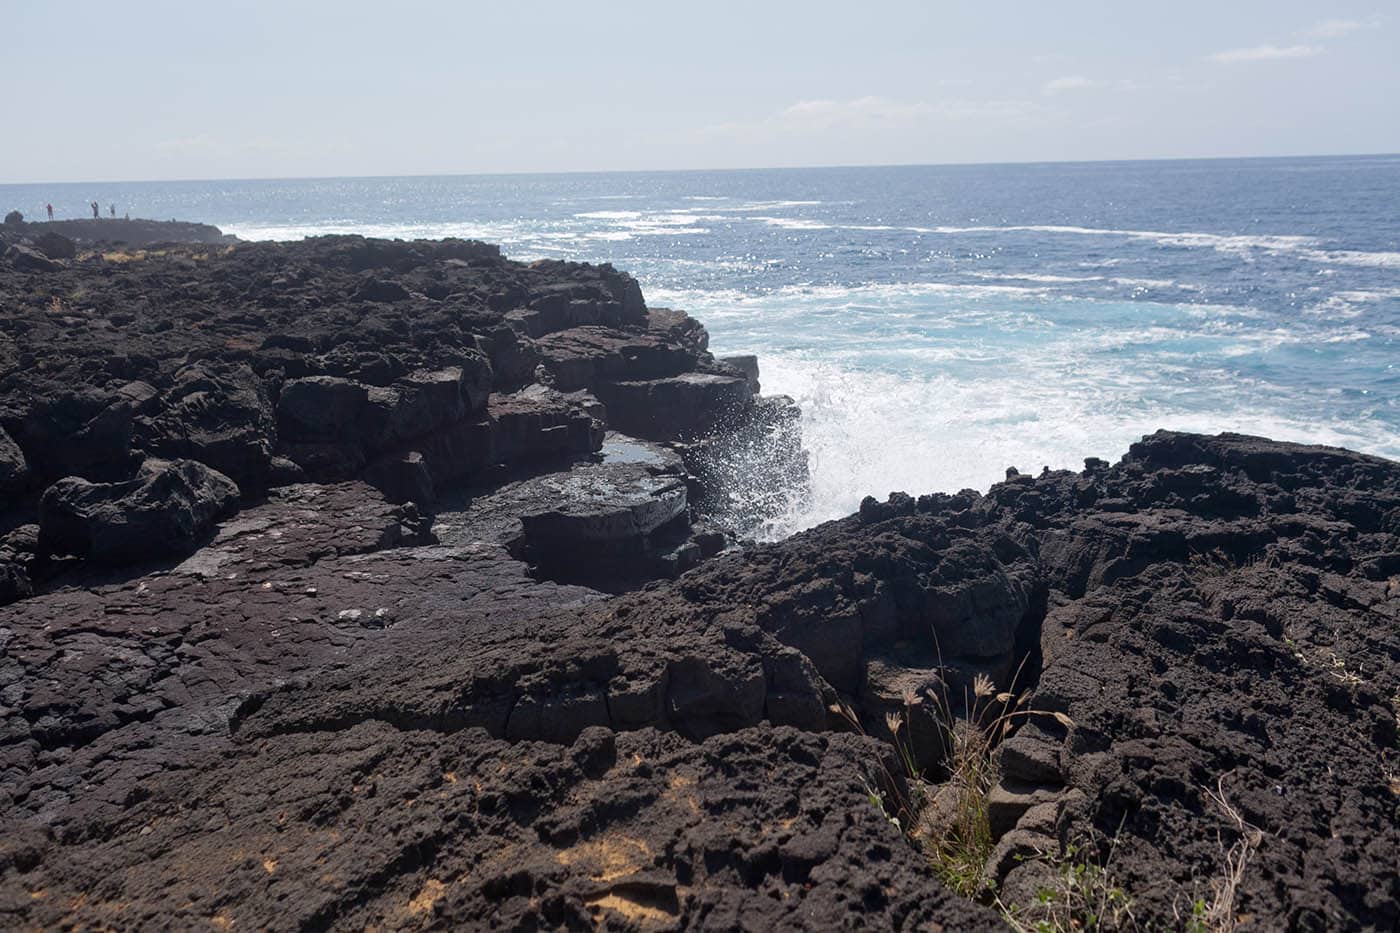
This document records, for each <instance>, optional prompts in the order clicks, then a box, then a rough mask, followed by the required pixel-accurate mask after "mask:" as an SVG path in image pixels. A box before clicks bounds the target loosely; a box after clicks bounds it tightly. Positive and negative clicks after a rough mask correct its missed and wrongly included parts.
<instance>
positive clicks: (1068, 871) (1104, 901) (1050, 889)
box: [997, 845, 1138, 933]
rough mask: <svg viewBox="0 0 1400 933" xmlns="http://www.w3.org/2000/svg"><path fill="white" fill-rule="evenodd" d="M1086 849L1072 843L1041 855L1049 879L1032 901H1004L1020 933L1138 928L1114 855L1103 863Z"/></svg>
mask: <svg viewBox="0 0 1400 933" xmlns="http://www.w3.org/2000/svg"><path fill="white" fill-rule="evenodd" d="M1084 851H1085V850H1084V847H1082V846H1079V845H1069V846H1066V847H1065V850H1064V851H1063V852H1062V853H1059V854H1055V855H1051V854H1049V853H1041V854H1039V855H1037V856H1036V858H1037V859H1039V860H1042V861H1044V862H1046V863H1047V864H1048V865H1049V866H1050V868H1051V869H1052V870H1051V873H1050V879H1049V880H1048V881H1047V882H1046V883H1045V884H1043V885H1042V886H1041V887H1039V888H1037V889H1036V893H1035V900H1034V901H1033V902H1032V903H1031V904H1028V905H1018V906H1015V907H1008V906H1007V905H1005V904H1002V903H1001V901H1000V899H998V900H997V905H998V906H999V907H1001V910H1002V914H1003V916H1005V917H1006V920H1007V923H1009V924H1010V925H1011V928H1012V929H1013V930H1017V931H1018V933H1069V931H1077V930H1094V931H1105V933H1107V931H1114V930H1136V929H1137V928H1138V924H1137V920H1136V919H1135V918H1134V917H1133V902H1132V899H1131V898H1130V897H1129V896H1128V893H1127V892H1126V891H1125V890H1124V889H1123V887H1122V886H1121V885H1119V884H1118V883H1117V881H1116V880H1115V879H1114V876H1113V874H1112V872H1111V871H1110V870H1109V864H1110V863H1111V861H1112V858H1113V852H1112V847H1110V849H1109V857H1108V859H1106V860H1105V861H1104V862H1103V863H1102V864H1100V863H1099V862H1097V861H1095V860H1092V859H1089V858H1087V857H1085V856H1084Z"/></svg>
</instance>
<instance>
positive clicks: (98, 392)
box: [8, 386, 144, 481]
mask: <svg viewBox="0 0 1400 933" xmlns="http://www.w3.org/2000/svg"><path fill="white" fill-rule="evenodd" d="M55 388H56V387H55ZM127 388H128V387H125V386H124V387H123V388H122V390H111V389H93V388H83V389H77V390H66V391H54V392H53V394H50V395H46V396H43V397H31V398H29V399H26V400H25V402H26V403H27V404H26V408H25V410H24V411H23V412H22V414H20V415H19V417H17V418H15V419H14V420H13V421H10V422H9V423H8V426H9V428H10V431H11V433H12V434H13V436H14V438H15V440H16V441H18V442H19V444H20V446H21V447H23V448H24V451H25V454H26V456H27V457H28V459H29V466H30V468H31V469H32V470H34V471H35V473H37V474H38V476H39V478H40V479H41V480H47V481H52V480H54V479H57V478H59V477H63V476H82V477H84V478H86V479H91V480H95V481H111V480H115V479H119V478H122V477H124V476H130V475H131V470H132V468H133V466H134V464H133V463H132V459H133V458H132V451H131V446H132V445H131V442H132V432H133V419H134V418H135V415H136V413H137V411H138V410H139V409H140V408H141V407H142V405H143V404H144V400H143V399H142V398H140V397H139V394H138V393H134V392H127V391H125V390H126V389H127Z"/></svg>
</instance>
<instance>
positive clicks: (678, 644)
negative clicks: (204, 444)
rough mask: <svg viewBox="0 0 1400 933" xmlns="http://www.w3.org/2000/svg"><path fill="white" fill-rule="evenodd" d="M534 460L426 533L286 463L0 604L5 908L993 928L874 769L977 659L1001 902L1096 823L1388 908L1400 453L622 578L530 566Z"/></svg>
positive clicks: (1161, 871) (1071, 498) (1311, 458)
mask: <svg viewBox="0 0 1400 933" xmlns="http://www.w3.org/2000/svg"><path fill="white" fill-rule="evenodd" d="M526 482H528V481H526ZM507 488H508V487H501V489H502V492H501V493H500V495H501V496H502V498H501V499H500V500H499V501H498V502H497V503H495V504H494V505H492V504H490V503H489V502H488V500H489V499H490V496H489V495H488V496H482V495H469V496H467V508H465V509H459V510H457V511H453V510H452V509H451V508H449V509H448V510H447V511H446V512H445V513H444V514H446V515H448V516H450V517H451V522H452V523H455V524H452V526H451V527H448V526H447V525H446V524H442V525H440V526H439V529H440V534H439V538H440V540H441V542H442V543H439V544H435V545H424V544H421V543H419V542H421V541H423V540H424V539H423V538H422V537H421V535H422V534H423V530H422V529H423V525H422V522H421V520H419V519H417V518H416V513H415V512H413V511H411V507H395V506H390V505H387V504H384V503H383V502H382V500H380V499H376V494H375V493H374V492H373V490H371V489H370V488H369V487H365V486H362V485H360V486H357V485H346V486H316V485H309V486H301V487H293V488H291V489H288V490H286V491H285V492H284V491H279V492H278V493H277V498H275V499H274V500H273V501H270V502H269V503H268V505H266V506H258V507H255V508H254V509H251V510H248V511H245V512H244V513H242V514H241V515H240V516H239V517H238V518H237V519H236V520H234V521H233V522H232V523H228V524H226V525H225V526H224V530H223V532H222V533H221V535H220V538H219V539H217V540H216V541H215V542H214V543H213V544H211V545H209V546H208V547H206V548H205V549H203V550H201V551H200V552H198V553H197V554H196V555H195V556H194V557H193V558H191V559H190V560H189V561H187V562H186V563H185V564H184V565H181V567H180V568H177V570H176V572H175V573H173V574H170V575H166V576H158V577H151V578H146V579H142V580H134V581H130V582H127V583H122V584H118V585H117V586H116V587H115V588H112V587H110V586H109V587H108V588H106V589H100V590H96V591H93V592H92V593H90V594H87V593H77V594H75V593H73V592H72V591H67V592H64V593H54V594H52V595H41V596H36V597H34V598H31V599H29V600H26V601H25V602H23V603H21V604H19V605H17V606H13V607H10V608H9V609H7V610H0V628H3V629H5V630H7V631H9V632H11V633H12V634H11V635H10V636H9V638H10V640H9V642H8V643H7V654H6V661H5V662H4V664H5V665H7V670H6V672H5V675H4V676H5V680H6V682H7V683H9V684H12V685H14V686H12V687H10V688H7V689H9V690H10V692H9V693H8V694H6V696H7V700H6V702H7V704H9V706H10V708H11V709H12V710H14V711H15V713H14V714H13V715H12V717H11V720H10V722H11V728H10V732H9V733H8V739H7V741H6V742H5V743H4V745H3V746H0V748H3V749H4V754H5V756H6V757H5V763H6V768H5V770H4V772H3V773H4V775H6V778H5V784H4V785H3V787H0V792H3V793H4V794H5V795H7V799H8V800H9V801H10V806H9V807H8V808H7V812H8V813H10V814H12V816H11V826H12V828H11V829H10V830H9V831H7V832H6V833H5V839H6V847H7V848H6V850H5V853H4V858H3V859H0V865H4V866H8V867H5V868H3V869H0V870H3V871H4V872H5V874H3V875H0V890H5V891H7V892H8V893H9V894H11V895H13V896H11V897H9V898H8V900H6V902H5V905H4V906H3V909H7V910H9V911H11V914H10V915H11V916H13V917H15V918H16V919H17V920H18V921H19V922H21V923H30V924H40V923H45V924H47V923H52V922H56V921H57V920H59V919H60V918H67V919H69V920H81V921H85V922H93V923H96V922H98V921H99V920H100V921H101V922H104V923H118V924H125V923H132V924H139V923H141V922H154V921H155V920H157V919H169V918H181V921H180V922H184V920H189V921H190V922H195V921H200V922H203V921H204V920H207V919H209V918H223V919H222V920H220V921H219V922H224V921H228V922H232V923H247V924H253V925H259V924H265V923H271V922H274V919H273V918H275V917H281V916H283V915H282V914H280V913H278V911H285V910H286V909H287V907H286V905H287V903H288V901H287V898H292V902H294V903H296V904H298V905H301V906H299V907H297V908H296V912H295V914H294V915H292V916H293V919H292V920H289V921H287V922H289V923H295V924H311V925H318V924H319V925H325V924H329V925H335V926H345V927H357V926H362V925H365V924H373V923H383V924H393V925H399V926H416V925H426V924H447V925H463V924H466V925H481V926H489V925H493V924H494V925H499V924H506V925H531V924H536V925H559V924H563V925H566V926H567V925H588V924H594V923H597V924H603V925H607V924H612V925H616V926H639V927H645V928H672V927H695V926H705V925H709V924H715V923H718V924H722V925H724V924H732V923H734V922H735V918H737V917H739V916H745V917H750V916H751V917H755V918H762V922H763V923H764V924H765V925H767V926H777V927H781V926H791V927H801V928H816V927H826V926H829V925H830V924H831V923H833V922H836V923H847V922H849V923H864V924H868V925H877V926H908V925H915V926H917V925H918V924H920V923H925V922H930V923H940V924H942V925H944V926H945V928H958V929H964V928H966V929H976V928H993V927H996V926H998V925H999V918H998V917H997V915H996V914H995V912H993V911H990V910H989V909H988V908H986V907H985V906H983V905H981V904H977V903H975V902H972V901H965V900H961V899H958V898H955V897H954V896H953V895H951V893H950V892H949V891H948V889H947V888H945V887H944V886H943V885H942V883H941V882H940V881H939V880H938V879H937V877H935V875H934V873H933V870H932V868H931V867H930V865H929V863H928V862H927V861H926V860H925V858H924V856H923V855H922V854H921V853H920V852H919V851H918V849H917V847H916V846H914V845H912V844H911V843H910V842H909V841H908V840H907V839H906V838H905V837H904V835H903V833H902V832H901V830H900V828H899V827H897V826H895V825H893V824H891V823H890V822H889V821H888V819H887V818H886V816H885V815H884V814H883V813H882V812H881V810H880V809H879V808H878V807H877V806H873V805H872V804H871V802H870V796H871V794H872V793H878V792H879V791H880V790H881V789H886V790H887V792H892V791H890V790H889V788H888V787H887V785H886V782H887V781H891V780H893V781H894V782H895V783H896V784H897V783H899V782H900V781H904V780H909V779H911V778H908V777H906V776H905V775H904V773H903V771H902V767H901V765H900V764H899V763H898V762H897V761H896V760H895V758H894V755H893V751H892V747H891V745H890V744H889V743H888V730H887V728H886V725H885V723H886V714H887V713H891V712H895V711H898V710H907V712H906V713H905V714H904V715H907V716H908V717H909V718H908V720H907V721H908V722H909V723H910V725H911V726H912V728H911V729H910V730H909V732H908V733H906V734H905V740H906V741H908V740H909V736H912V741H913V743H914V748H915V750H916V757H917V758H918V765H919V767H920V768H921V769H923V770H924V779H927V780H931V781H933V782H934V783H935V784H936V783H937V782H938V781H939V780H941V777H940V774H941V773H942V772H941V770H940V769H941V767H942V757H941V756H942V755H943V754H944V751H945V750H944V748H943V745H942V743H943V739H942V733H941V725H940V722H941V720H940V719H939V716H940V714H939V712H938V710H937V708H936V702H935V701H936V698H937V696H938V695H939V693H940V691H942V692H944V693H943V695H944V696H947V695H949V694H951V695H953V696H955V697H956V696H960V695H963V691H964V690H965V689H970V688H971V683H972V681H973V680H974V679H975V678H976V677H977V676H978V675H979V674H980V675H982V676H985V677H990V678H992V679H994V680H995V681H996V682H997V685H998V689H1001V688H1011V689H1013V690H1026V691H1028V692H1029V696H1030V700H1029V703H1030V708H1032V709H1035V710H1038V711H1043V712H1044V713H1045V714H1047V715H1042V716H1036V717H1032V718H1029V719H1027V720H1026V721H1025V722H1023V723H1022V724H1021V725H1020V726H1019V728H1018V729H1016V730H1015V731H1014V732H1013V733H1012V735H1011V736H1010V737H1009V738H1007V739H1006V741H1005V742H1004V743H1003V745H1002V747H1001V749H1000V752H999V760H1000V774H1001V778H1000V783H999V785H998V786H997V787H996V788H995V789H994V790H993V793H992V795H991V797H990V798H989V801H988V809H989V816H990V820H991V827H992V831H993V833H994V835H995V836H996V838H997V841H998V844H997V848H996V849H995V851H994V852H993V856H992V859H991V860H990V862H989V863H988V866H987V872H988V875H989V877H990V878H992V879H994V880H997V881H999V882H1000V885H1001V887H1000V893H1001V896H1002V898H1003V900H1005V901H1006V902H1007V903H1020V904H1023V905H1024V904H1033V903H1034V902H1035V897H1036V893H1037V892H1038V891H1039V890H1041V889H1042V887H1043V886H1045V885H1047V884H1052V883H1053V878H1054V872H1055V871H1056V870H1057V869H1055V868H1054V867H1052V865H1051V863H1049V862H1047V861H1044V860H1043V859H1044V858H1046V857H1048V856H1051V855H1053V853H1055V852H1059V851H1061V850H1062V849H1063V847H1065V846H1068V845H1074V846H1076V847H1077V849H1076V851H1079V852H1081V853H1082V852H1089V853H1092V856H1091V857H1094V858H1097V859H1101V860H1102V859H1105V858H1108V864H1109V866H1110V869H1111V871H1112V877H1113V883H1114V884H1116V885H1118V886H1121V888H1122V890H1124V891H1125V892H1128V893H1129V895H1130V896H1131V898H1132V901H1133V909H1134V912H1135V916H1137V918H1138V919H1139V921H1140V922H1143V923H1148V924H1162V925H1171V924H1172V923H1174V922H1175V921H1174V920H1173V917H1174V916H1175V914H1174V913H1173V911H1178V912H1179V911H1180V910H1183V909H1186V910H1188V911H1189V909H1190V904H1191V903H1192V902H1193V900H1194V899H1195V898H1198V897H1199V898H1205V899H1209V898H1211V897H1213V896H1215V895H1213V894H1212V893H1211V892H1212V890H1213V889H1212V887H1211V882H1212V879H1216V878H1219V877H1220V876H1221V875H1220V873H1221V872H1222V871H1224V870H1225V868H1224V865H1225V858H1226V854H1227V852H1228V851H1229V850H1230V849H1231V847H1232V846H1233V845H1234V844H1235V843H1236V842H1237V841H1239V840H1240V839H1242V838H1246V834H1247V838H1248V839H1250V840H1255V841H1254V842H1253V843H1252V844H1251V847H1250V848H1249V859H1248V863H1247V866H1246V870H1245V871H1244V873H1243V875H1242V877H1241V880H1240V882H1239V886H1238V891H1237V892H1236V893H1235V894H1234V895H1233V901H1232V905H1231V906H1232V909H1233V910H1234V911H1235V913H1237V914H1247V915H1252V916H1254V917H1255V918H1256V922H1264V923H1267V924H1268V925H1271V926H1282V927H1291V928H1299V929H1324V928H1326V929H1337V928H1341V929H1384V928H1387V927H1388V926H1390V925H1393V921H1394V920H1395V914H1394V909H1395V906H1394V905H1395V904H1396V903H1397V902H1398V898H1400V891H1397V890H1396V887H1395V885H1396V880H1395V876H1394V872H1393V865H1394V856H1395V854H1396V852H1397V851H1400V835H1397V830H1396V828H1395V827H1396V825H1397V824H1396V821H1395V819H1394V817H1395V813H1396V807H1397V794H1396V787H1395V785H1394V784H1393V775H1394V774H1395V768H1396V767H1397V765H1400V748H1398V747H1397V745H1396V734H1397V722H1396V714H1397V706H1398V705H1400V698H1397V697H1396V696H1395V693H1394V691H1395V687H1396V685H1397V684H1398V683H1400V624H1398V623H1400V566H1397V565H1396V562H1395V560H1394V555H1395V554H1397V553H1400V524H1397V516H1400V465H1397V464H1392V463H1387V462H1385V461H1381V460H1376V459H1374V458H1367V457H1362V456H1359V455H1356V454H1351V453H1347V452H1344V451H1336V450H1330V449H1325V448H1308V447H1299V446H1296V445H1285V444H1274V443H1272V442H1266V441H1260V440H1257V439H1251V438H1239V437H1231V436H1222V437H1219V438H1200V437H1193V436H1187V435H1174V434H1165V433H1163V434H1158V435H1154V436H1152V437H1150V438H1148V439H1146V440H1145V441H1144V442H1143V443H1142V444H1139V445H1135V446H1134V448H1133V449H1132V451H1131V452H1130V454H1129V455H1128V456H1127V457H1126V458H1125V459H1124V460H1123V461H1122V462H1121V463H1120V464H1118V465H1117V466H1113V467H1108V466H1106V465H1098V464H1091V467H1090V469H1088V470H1086V471H1085V472H1084V473H1079V474H1075V473H1047V474H1045V475H1043V476H1041V477H1029V476H1020V475H1017V476H1015V477H1013V478H1012V479H1011V480H1009V481H1008V482H1006V483H1003V484H999V485H998V486H996V487H994V488H993V489H992V491H991V492H990V493H989V494H987V495H985V496H981V495H978V494H975V493H963V494H959V495H957V496H946V495H931V496H924V497H921V498H918V499H915V498H913V497H907V496H903V497H900V496H896V497H892V498H891V499H890V500H888V501H887V502H883V503H880V502H875V501H874V500H871V501H869V502H867V503H866V505H865V507H863V508H862V512H861V514H860V515H858V516H852V517H851V518H848V519H845V520H842V521H840V522H834V523H830V524H827V525H824V526H821V527H820V528H817V529H814V530H812V531H810V532H806V533H804V534H801V535H798V536H796V537H794V538H792V539H790V540H788V541H785V542H782V543H779V544H774V545H766V546H763V547H760V548H755V549H750V550H748V551H743V552H735V553H731V554H729V555H727V556H724V557H721V558H718V559H716V560H712V561H708V562H706V563H704V564H702V565H700V566H699V567H698V568H697V569H695V570H693V571H692V572H691V573H688V574H686V575H685V576H683V577H681V578H680V579H679V580H677V581H676V582H674V583H670V584H664V585H661V586H654V587H652V588H648V589H646V590H644V591H640V592H634V593H631V594H627V595H623V596H620V597H611V598H609V597H605V596H603V595H601V594H599V593H597V592H596V591H594V590H590V589H582V588H579V587H571V586H567V585H559V584H552V583H542V582H538V581H535V580H532V579H530V577H529V576H528V573H527V570H526V565H525V564H524V563H522V562H520V561H519V560H517V559H516V558H515V557H513V556H512V554H511V551H510V549H509V548H508V547H507V546H506V544H503V543H500V542H503V541H505V542H509V541H511V540H513V539H514V538H515V537H518V536H519V535H521V534H522V523H521V522H520V521H519V520H518V518H517V519H516V520H515V523H514V524H511V521H510V520H509V516H510V515H512V514H515V512H513V511H512V508H511V507H509V506H508V505H507V504H506V502H507V500H508V499H509V495H510V493H509V492H508V491H506V490H507ZM1363 490H1364V492H1363ZM472 505H476V506H478V507H477V509H476V510H475V511H473V510H472V507H471V506H472ZM403 509H410V511H407V512H405V511H403ZM345 528H355V529H360V531H358V532H357V534H358V537H350V538H346V537H345V535H344V531H343V529H345ZM509 568H517V569H515V570H509ZM512 574H514V576H512ZM196 594H197V595H196ZM75 596H76V597H80V598H78V599H76V600H75ZM196 606H197V607H199V609H198V613H197V614H190V613H189V611H188V610H189V608H191V607H196ZM160 607H165V608H160ZM113 609H119V610H120V611H119V612H117V613H116V614H113V611H112V610H113ZM21 610H22V611H21ZM274 619H275V620H276V621H275V623H274V622H273V620H274ZM215 631H217V632H218V633H219V634H218V636H217V637H210V635H209V634H206V633H212V632H215ZM56 649H57V650H56ZM74 658H81V659H84V660H81V661H77V662H75V661H74V660H71V659H74ZM65 659H68V660H65ZM88 659H90V660H88ZM955 705H956V701H955ZM842 708H845V709H847V710H850V711H851V712H852V713H853V714H854V715H855V716H856V718H857V719H858V720H859V721H860V722H861V724H862V727H863V729H864V731H866V732H867V733H869V736H870V737H869V738H867V737H861V736H856V735H851V734H849V733H850V724H849V722H847V721H846V720H845V719H844V717H843V716H842V715H840V714H838V713H836V712H834V710H840V709H842ZM1051 712H1058V713H1060V714H1061V715H1062V716H1063V717H1064V719H1063V721H1060V720H1057V719H1055V718H1053V717H1051V716H1049V715H1048V714H1049V713H1051ZM16 727H18V728H16ZM882 739H885V741H881V740H882ZM78 788H84V790H83V791H82V792H81V793H78V792H77V789H78ZM896 790H897V788H896ZM1222 792H1223V795H1224V799H1225V800H1226V801H1228V803H1229V804H1230V806H1231V807H1233V808H1235V809H1236V811H1237V812H1238V813H1239V814H1240V816H1241V818H1242V819H1243V820H1244V821H1245V824H1244V825H1243V826H1242V825H1241V824H1239V823H1236V822H1234V821H1233V820H1232V818H1230V817H1229V816H1227V814H1226V813H1225V812H1224V810H1223V809H1222V808H1221V806H1220V805H1219V804H1217V803H1216V802H1215V801H1214V799H1213V797H1212V794H1219V793H1222ZM1112 840H1116V841H1112ZM1110 845H1111V848H1112V854H1111V858H1109V853H1108V851H1107V850H1108V847H1110ZM1099 847H1103V848H1102V850H1100V848H1099ZM406 853H411V854H406ZM1080 857H1086V856H1080ZM318 860H319V861H318ZM311 864H317V865H318V866H319V867H318V869H317V871H316V872H310V871H309V869H308V868H307V866H309V865H311ZM80 895H83V896H81V897H80ZM1188 899H1190V900H1188ZM75 905H76V906H75ZM736 912H737V913H736Z"/></svg>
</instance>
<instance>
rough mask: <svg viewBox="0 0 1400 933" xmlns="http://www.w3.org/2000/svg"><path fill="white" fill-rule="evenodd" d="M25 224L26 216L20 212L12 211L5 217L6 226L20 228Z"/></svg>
mask: <svg viewBox="0 0 1400 933" xmlns="http://www.w3.org/2000/svg"><path fill="white" fill-rule="evenodd" d="M23 223H24V215H23V214H21V213H20V212H19V211H10V212H9V213H8V214H6V215H5V226H7V227H18V226H20V225H21V224H23Z"/></svg>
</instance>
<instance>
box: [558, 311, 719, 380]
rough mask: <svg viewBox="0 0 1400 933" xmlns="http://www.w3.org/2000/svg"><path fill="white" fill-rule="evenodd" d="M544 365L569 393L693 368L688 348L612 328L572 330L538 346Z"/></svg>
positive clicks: (656, 337) (645, 335) (577, 328)
mask: <svg viewBox="0 0 1400 933" xmlns="http://www.w3.org/2000/svg"><path fill="white" fill-rule="evenodd" d="M535 347H536V349H537V350H538V351H539V353H540V356H541V359H542V365H543V366H544V368H545V369H546V370H547V371H548V372H549V373H550V375H551V376H553V378H554V386H555V388H557V389H560V390H562V391H565V392H569V391H573V390H575V389H587V388H592V387H593V386H594V385H596V384H597V383H598V382H600V381H604V380H606V381H616V380H620V379H633V380H637V379H659V378H663V377H666V376H676V375H679V374H681V373H683V372H685V371H687V370H689V369H693V368H694V367H695V362H696V359H695V355H694V353H693V352H691V350H689V349H688V348H687V347H684V346H681V345H679V344H677V343H674V342H670V341H667V340H665V339H663V338H661V337H659V336H657V335H655V334H650V333H641V334H633V333H628V332H625V331H620V330H615V329H613V328H609V327H593V326H589V327H573V328H569V329H568V330H562V331H558V332H557V333H553V334H549V335H547V336H544V337H541V338H540V339H539V340H537V341H535Z"/></svg>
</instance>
